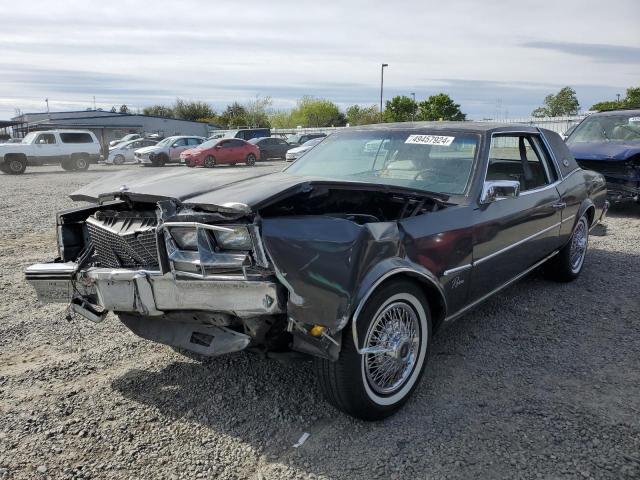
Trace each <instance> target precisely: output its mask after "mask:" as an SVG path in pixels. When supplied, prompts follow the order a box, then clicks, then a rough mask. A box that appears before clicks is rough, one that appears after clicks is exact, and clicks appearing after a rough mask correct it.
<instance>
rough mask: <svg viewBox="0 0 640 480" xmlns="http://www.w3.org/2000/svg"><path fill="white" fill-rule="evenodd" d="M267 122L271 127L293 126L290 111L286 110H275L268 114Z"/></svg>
mask: <svg viewBox="0 0 640 480" xmlns="http://www.w3.org/2000/svg"><path fill="white" fill-rule="evenodd" d="M269 123H270V124H271V127H272V128H293V127H295V125H294V123H293V119H292V118H291V112H289V111H286V110H277V111H275V112H271V113H270V114H269Z"/></svg>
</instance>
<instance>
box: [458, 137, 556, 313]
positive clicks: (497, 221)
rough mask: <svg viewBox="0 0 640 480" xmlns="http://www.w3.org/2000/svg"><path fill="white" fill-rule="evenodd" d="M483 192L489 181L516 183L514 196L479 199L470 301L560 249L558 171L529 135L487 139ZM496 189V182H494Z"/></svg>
mask: <svg viewBox="0 0 640 480" xmlns="http://www.w3.org/2000/svg"><path fill="white" fill-rule="evenodd" d="M485 172H486V173H485V180H484V186H485V188H484V190H485V191H487V188H488V187H489V186H490V185H492V182H501V181H511V183H513V182H514V181H515V182H518V183H517V185H519V190H520V191H519V193H518V194H516V195H515V196H505V197H501V196H499V195H498V196H497V198H495V199H494V200H493V201H491V199H483V198H481V199H480V201H479V205H478V208H477V211H478V215H477V217H476V218H477V223H476V224H475V225H474V231H473V237H474V238H473V273H472V282H471V292H470V299H471V300H472V301H473V300H477V299H479V298H482V297H483V296H484V295H486V294H488V293H490V292H492V291H493V290H494V289H496V288H498V287H500V286H501V285H503V284H505V283H506V282H508V281H510V280H511V279H513V278H515V277H517V276H518V275H519V274H521V273H522V272H524V271H526V270H527V269H529V268H530V267H532V266H533V265H534V264H536V263H537V262H540V261H541V260H542V259H544V258H546V257H547V256H548V255H549V254H551V253H552V252H553V251H554V250H556V249H557V248H558V247H559V241H560V240H559V239H560V236H559V235H560V225H561V210H562V208H563V204H562V202H561V201H560V196H559V194H558V191H557V189H556V186H557V185H558V172H557V170H556V168H555V165H554V164H553V162H552V160H551V158H550V156H549V152H548V151H547V150H546V147H545V146H544V144H543V142H542V140H541V138H540V136H539V135H537V134H533V133H513V132H509V133H504V134H502V133H501V134H494V135H493V136H492V137H491V145H490V149H489V158H488V161H487V162H486V170H485ZM493 185H496V184H493Z"/></svg>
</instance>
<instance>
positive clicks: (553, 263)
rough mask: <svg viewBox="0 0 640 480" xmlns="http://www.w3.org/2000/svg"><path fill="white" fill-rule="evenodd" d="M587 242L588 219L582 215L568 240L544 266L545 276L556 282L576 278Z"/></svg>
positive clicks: (582, 264) (585, 252)
mask: <svg viewBox="0 0 640 480" xmlns="http://www.w3.org/2000/svg"><path fill="white" fill-rule="evenodd" d="M588 244H589V220H588V219H587V217H586V216H585V215H583V216H582V217H580V219H579V220H578V221H577V222H576V225H575V227H573V233H572V234H571V239H570V240H569V242H568V243H567V244H566V245H565V246H564V247H562V249H561V250H560V252H558V254H557V255H556V256H555V257H553V258H552V259H550V260H549V262H548V264H547V265H546V266H545V269H544V271H545V274H546V276H547V277H548V278H550V279H551V280H555V281H558V282H570V281H572V280H575V279H576V278H578V277H579V276H580V272H582V267H583V266H584V259H585V257H586V254H587V246H588Z"/></svg>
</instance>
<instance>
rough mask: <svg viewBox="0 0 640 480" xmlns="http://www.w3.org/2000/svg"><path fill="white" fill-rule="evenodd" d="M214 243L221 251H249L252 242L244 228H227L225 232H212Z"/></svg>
mask: <svg viewBox="0 0 640 480" xmlns="http://www.w3.org/2000/svg"><path fill="white" fill-rule="evenodd" d="M213 234H214V236H215V237H216V242H217V244H218V246H219V247H220V248H221V249H222V250H251V247H252V246H253V242H252V241H251V235H250V234H249V229H248V228H247V227H245V226H234V227H229V228H228V230H225V231H214V232H213Z"/></svg>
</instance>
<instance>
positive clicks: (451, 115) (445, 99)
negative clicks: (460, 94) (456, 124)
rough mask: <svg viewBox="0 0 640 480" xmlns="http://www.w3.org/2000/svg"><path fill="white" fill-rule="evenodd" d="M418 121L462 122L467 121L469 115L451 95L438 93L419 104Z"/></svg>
mask: <svg viewBox="0 0 640 480" xmlns="http://www.w3.org/2000/svg"><path fill="white" fill-rule="evenodd" d="M418 119H419V120H450V121H462V120H466V119H467V115H466V114H464V113H462V111H461V110H460V105H459V104H457V103H455V102H454V101H453V99H452V98H451V97H450V96H449V95H447V94H446V93H438V94H437V95H431V96H430V97H429V98H427V99H426V100H424V101H422V102H420V103H419V104H418Z"/></svg>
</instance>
